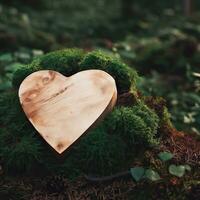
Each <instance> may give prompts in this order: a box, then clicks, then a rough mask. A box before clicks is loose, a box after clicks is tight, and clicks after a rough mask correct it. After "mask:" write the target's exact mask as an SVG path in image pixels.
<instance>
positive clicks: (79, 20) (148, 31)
mask: <svg viewBox="0 0 200 200" xmlns="http://www.w3.org/2000/svg"><path fill="white" fill-rule="evenodd" d="M199 21H200V1H198V0H168V1H165V0H154V1H149V0H140V1H138V0H112V1H109V0H85V1H78V0H59V1H47V0H10V1H7V0H0V92H3V91H6V90H9V89H10V88H11V78H12V74H13V72H14V71H15V70H16V69H17V68H18V67H19V66H21V65H24V64H26V63H29V62H30V61H31V60H32V59H33V57H36V56H40V55H42V54H44V53H46V52H49V51H53V50H56V49H63V48H71V47H80V48H83V49H84V50H85V51H90V50H93V49H101V50H103V51H105V52H108V53H111V54H114V55H115V56H116V57H120V58H122V59H123V60H124V62H126V63H128V64H129V65H130V66H132V67H133V68H136V69H137V71H138V73H139V74H140V75H141V79H140V80H139V81H138V87H140V88H141V89H143V91H145V94H148V95H154V96H163V97H164V98H165V99H166V100H167V104H168V107H169V110H170V112H171V118H172V121H173V122H174V124H175V126H176V127H177V129H179V130H184V131H187V132H188V133H190V132H195V133H196V134H199V135H200V95H199V94H200V24H199Z"/></svg>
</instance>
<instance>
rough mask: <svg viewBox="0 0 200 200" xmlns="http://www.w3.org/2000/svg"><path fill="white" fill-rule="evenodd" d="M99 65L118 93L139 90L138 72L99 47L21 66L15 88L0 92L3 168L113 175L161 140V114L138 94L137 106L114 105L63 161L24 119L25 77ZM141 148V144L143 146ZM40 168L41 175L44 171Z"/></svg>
mask: <svg viewBox="0 0 200 200" xmlns="http://www.w3.org/2000/svg"><path fill="white" fill-rule="evenodd" d="M94 68H95V69H101V70H104V71H106V72H108V73H110V74H111V75H112V76H113V77H114V78H115V80H116V84H117V88H118V95H122V94H123V93H125V92H132V93H134V94H136V93H137V89H136V87H135V85H136V84H135V83H136V81H137V78H138V76H137V73H136V71H135V70H134V69H132V68H130V67H129V66H127V65H126V64H124V63H123V62H122V61H121V60H118V59H116V58H115V57H112V56H110V55H107V54H104V53H103V52H100V51H93V52H90V53H85V52H83V51H82V50H79V49H67V50H60V51H55V52H52V53H48V54H46V55H43V56H41V57H39V58H37V59H35V60H33V62H32V63H30V64H29V65H27V66H25V67H22V68H20V69H18V70H17V71H16V72H15V73H14V77H13V89H12V91H9V92H6V93H4V94H2V95H1V96H0V116H1V117H0V126H1V127H3V128H2V130H1V132H0V157H1V160H2V163H3V164H2V165H3V168H4V171H7V172H8V173H10V172H12V173H13V172H15V173H19V172H20V173H22V172H27V173H33V170H35V172H34V173H36V174H37V173H39V172H38V171H37V169H38V167H39V168H40V171H41V172H43V173H45V174H46V173H58V174H60V173H63V174H65V175H67V176H68V177H70V178H73V177H76V176H78V175H79V174H82V173H87V174H91V173H92V174H98V175H105V174H112V173H114V172H117V171H120V170H122V169H126V167H127V166H129V165H130V163H132V161H133V159H134V158H135V157H137V155H138V153H139V152H138V151H142V150H141V148H149V147H152V146H154V145H157V144H158V143H159V138H158V134H157V130H158V128H159V123H160V120H161V119H160V117H159V116H158V115H157V114H156V112H155V111H154V110H152V109H151V108H150V107H148V106H147V105H145V103H144V101H143V100H142V99H139V98H138V97H137V101H136V102H135V104H134V105H132V106H129V107H126V106H120V105H118V106H116V107H115V109H114V111H113V112H112V113H110V114H109V115H108V116H107V117H106V118H105V119H104V120H103V121H102V122H101V123H100V124H99V126H98V127H96V128H95V129H93V130H91V131H90V132H89V133H87V134H86V135H84V136H82V137H81V138H80V139H79V141H78V142H77V143H75V144H74V145H73V146H72V147H71V148H70V151H69V152H66V157H65V159H63V160H62V161H61V160H60V159H59V158H58V157H57V156H55V154H54V152H53V151H50V149H51V148H50V146H49V145H47V144H46V143H45V141H44V140H43V139H42V138H41V137H40V136H39V134H38V133H37V132H36V130H35V129H34V128H33V126H32V125H31V124H30V122H29V121H28V120H27V118H26V117H25V114H24V112H23V111H22V108H21V106H20V104H19V99H18V96H17V90H18V87H19V85H20V83H21V82H22V81H23V79H24V78H25V77H26V76H27V75H29V74H31V73H32V72H34V71H37V70H41V69H52V70H56V71H58V72H60V73H62V74H64V75H66V76H71V75H72V74H74V73H76V72H79V71H81V70H86V69H94ZM140 147H141V148H140ZM41 172H40V173H41Z"/></svg>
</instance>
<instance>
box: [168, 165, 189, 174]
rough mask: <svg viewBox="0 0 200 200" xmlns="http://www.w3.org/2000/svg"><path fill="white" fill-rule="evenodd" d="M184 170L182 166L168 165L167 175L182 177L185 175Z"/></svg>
mask: <svg viewBox="0 0 200 200" xmlns="http://www.w3.org/2000/svg"><path fill="white" fill-rule="evenodd" d="M185 169H186V168H185V166H184V165H178V166H176V165H170V166H169V173H170V174H172V175H174V176H177V177H182V176H183V175H184V174H185Z"/></svg>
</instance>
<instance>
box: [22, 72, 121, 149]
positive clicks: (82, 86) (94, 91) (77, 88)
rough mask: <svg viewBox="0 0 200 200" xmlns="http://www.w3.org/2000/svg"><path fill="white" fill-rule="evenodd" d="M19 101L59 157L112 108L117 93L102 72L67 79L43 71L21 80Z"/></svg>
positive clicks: (82, 74) (113, 82) (108, 78)
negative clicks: (59, 154)
mask: <svg viewBox="0 0 200 200" xmlns="http://www.w3.org/2000/svg"><path fill="white" fill-rule="evenodd" d="M19 99H20V103H21V105H22V108H23V110H24V112H25V114H26V116H27V117H28V119H29V120H30V122H31V123H32V124H33V126H34V127H35V129H36V130H37V131H38V132H39V133H40V135H41V136H42V137H43V138H44V139H45V140H46V141H47V143H49V145H51V146H52V147H53V148H54V149H55V150H56V151H57V152H58V153H62V152H63V151H64V150H66V149H67V148H68V147H69V146H70V145H71V144H72V143H74V142H75V141H76V140H77V139H78V138H79V137H80V136H81V135H82V134H83V133H84V132H86V130H88V128H89V127H91V125H93V124H94V123H96V121H97V120H98V119H99V118H102V116H104V115H105V114H106V113H107V112H109V111H110V110H111V109H112V108H113V106H114V104H115V102H116V99H117V89H116V85H115V81H114V79H113V78H112V77H111V76H110V75H109V74H107V73H106V72H104V71H101V70H86V71H81V72H79V73H77V74H74V75H73V76H70V77H65V76H63V75H62V74H60V73H58V72H56V71H52V70H42V71H37V72H34V73H32V74H31V75H29V76H27V77H26V78H25V79H24V80H23V82H22V83H21V85H20V88H19Z"/></svg>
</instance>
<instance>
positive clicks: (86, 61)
mask: <svg viewBox="0 0 200 200" xmlns="http://www.w3.org/2000/svg"><path fill="white" fill-rule="evenodd" d="M47 69H49V70H55V71H58V72H60V73H62V74H64V75H65V76H71V75H73V74H75V73H77V72H79V71H81V70H87V69H101V70H104V71H106V72H108V73H109V74H110V75H112V76H113V77H114V79H115V80H116V84H117V88H118V92H119V93H122V92H127V91H129V90H130V89H135V82H136V80H137V77H138V76H137V73H136V71H135V70H133V69H131V68H130V67H128V66H127V65H126V64H124V63H122V62H121V61H120V60H118V59H116V58H114V57H111V56H108V55H106V54H104V53H103V52H101V51H93V52H91V53H88V54H86V55H85V54H84V52H83V51H82V50H80V49H66V50H59V51H55V52H51V53H48V54H45V55H43V56H41V57H40V58H37V59H36V60H34V61H33V62H32V63H31V64H30V65H28V66H25V67H22V68H20V69H18V70H17V71H16V72H15V74H14V77H13V86H14V87H15V88H18V87H19V85H20V83H21V82H22V81H23V80H24V78H25V77H26V76H27V75H29V74H31V73H32V72H34V71H37V70H47Z"/></svg>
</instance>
